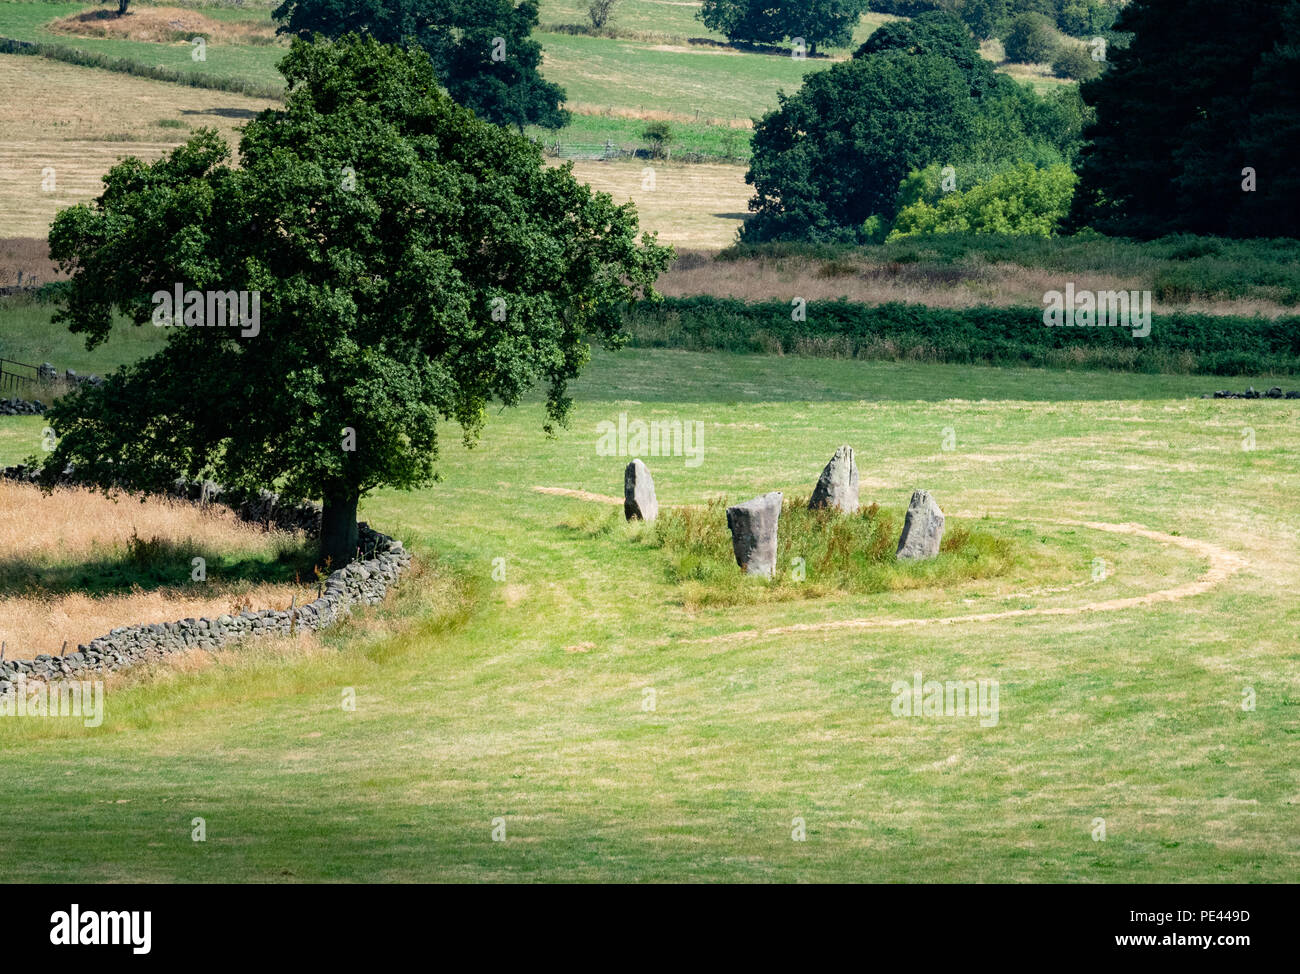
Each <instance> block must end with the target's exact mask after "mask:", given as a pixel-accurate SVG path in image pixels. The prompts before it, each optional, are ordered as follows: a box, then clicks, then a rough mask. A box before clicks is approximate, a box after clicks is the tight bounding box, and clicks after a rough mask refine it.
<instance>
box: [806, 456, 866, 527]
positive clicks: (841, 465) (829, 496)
mask: <svg viewBox="0 0 1300 974" xmlns="http://www.w3.org/2000/svg"><path fill="white" fill-rule="evenodd" d="M819 507H833V508H835V509H836V510H840V511H843V512H844V513H846V514H852V513H854V512H855V511H857V509H858V465H857V463H855V462H854V460H853V447H851V446H842V447H840V448H839V449H838V450H836V451H835V456H833V457H831V462H830V463H828V464H826V468H825V469H824V470H822V475H821V476H820V477H819V478H817V486H816V487H814V488H813V494H812V500H810V501H808V509H809V510H816V509H817V508H819Z"/></svg>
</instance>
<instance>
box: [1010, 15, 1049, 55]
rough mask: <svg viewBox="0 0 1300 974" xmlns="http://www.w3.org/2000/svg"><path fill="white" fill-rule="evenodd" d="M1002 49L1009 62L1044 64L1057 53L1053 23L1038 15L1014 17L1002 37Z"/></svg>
mask: <svg viewBox="0 0 1300 974" xmlns="http://www.w3.org/2000/svg"><path fill="white" fill-rule="evenodd" d="M1002 47H1003V49H1004V50H1005V51H1006V54H1007V60H1008V61H1015V62H1017V63H1019V64H1044V63H1046V62H1048V61H1050V60H1051V59H1052V55H1053V54H1054V53H1055V52H1056V38H1054V37H1053V36H1052V22H1051V21H1050V20H1048V19H1047V18H1046V17H1044V16H1043V15H1042V14H1037V13H1023V14H1017V15H1016V16H1015V17H1012V18H1011V20H1010V21H1009V22H1008V23H1007V29H1006V33H1005V34H1004V35H1003V37H1002Z"/></svg>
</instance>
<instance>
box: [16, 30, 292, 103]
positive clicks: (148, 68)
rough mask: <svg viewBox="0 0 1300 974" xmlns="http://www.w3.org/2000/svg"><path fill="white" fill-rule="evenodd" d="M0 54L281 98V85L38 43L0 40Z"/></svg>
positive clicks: (212, 88)
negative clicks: (218, 75) (19, 55)
mask: <svg viewBox="0 0 1300 974" xmlns="http://www.w3.org/2000/svg"><path fill="white" fill-rule="evenodd" d="M0 54H28V55H32V56H34V57H43V58H49V59H50V60H52V61H63V62H65V63H66V64H75V65H77V66H78V67H83V68H99V69H101V70H103V71H116V72H118V73H119V74H130V75H134V76H135V77H137V78H148V79H149V80H151V81H170V82H172V83H174V84H178V85H189V86H190V87H191V88H206V89H210V90H213V91H230V92H234V93H235V94H239V95H251V96H253V97H255V98H283V97H284V86H283V85H263V84H257V83H256V82H253V81H245V80H243V79H242V78H222V77H216V76H213V75H208V74H200V73H199V72H197V71H177V70H176V69H175V68H165V67H161V66H157V65H151V64H145V63H144V62H142V61H133V60H132V59H131V58H124V57H109V56H107V55H105V54H95V53H93V52H91V51H83V50H81V48H78V47H67V46H65V45H63V44H41V43H35V42H32V41H19V40H14V39H13V38H12V37H0Z"/></svg>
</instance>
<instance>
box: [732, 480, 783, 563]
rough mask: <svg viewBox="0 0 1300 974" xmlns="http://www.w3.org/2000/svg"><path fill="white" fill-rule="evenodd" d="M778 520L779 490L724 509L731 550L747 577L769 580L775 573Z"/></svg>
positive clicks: (779, 507) (779, 510)
mask: <svg viewBox="0 0 1300 974" xmlns="http://www.w3.org/2000/svg"><path fill="white" fill-rule="evenodd" d="M780 517H781V492H780V491H779V490H774V491H772V492H771V493H770V494H764V495H763V496H762V497H755V498H754V499H753V500H752V501H745V503H743V504H737V505H736V506H735V507H728V508H727V527H728V528H730V529H731V549H732V551H734V552H735V553H736V564H737V565H739V566H740V567H741V568H743V569H744V570H745V572H746V574H749V575H762V576H763V577H764V578H771V577H772V574H773V572H775V571H776V522H777V521H778V520H779V519H780Z"/></svg>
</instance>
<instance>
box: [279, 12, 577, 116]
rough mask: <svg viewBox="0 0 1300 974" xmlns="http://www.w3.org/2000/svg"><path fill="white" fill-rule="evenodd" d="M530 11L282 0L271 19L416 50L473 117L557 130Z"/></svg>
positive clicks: (555, 91) (554, 100)
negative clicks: (410, 47) (425, 53)
mask: <svg viewBox="0 0 1300 974" xmlns="http://www.w3.org/2000/svg"><path fill="white" fill-rule="evenodd" d="M537 10H538V8H537V3H536V2H535V0H523V2H515V0H347V2H343V0H284V2H283V3H281V4H280V6H279V7H277V8H276V9H275V11H274V12H273V14H272V16H273V17H274V18H275V19H276V20H278V21H279V22H280V27H279V31H280V32H281V33H292V34H296V35H298V36H299V37H302V38H304V39H310V38H311V37H312V36H314V35H317V34H321V35H324V36H325V37H330V38H339V37H342V36H344V35H345V34H350V33H360V34H366V35H368V36H370V37H373V38H375V39H376V40H378V41H380V42H382V43H385V44H411V45H414V46H416V47H420V48H422V49H423V50H425V51H426V52H427V53H428V54H429V56H430V57H431V58H432V59H433V63H434V66H435V69H436V73H437V77H438V80H439V82H440V83H441V84H442V85H444V86H445V87H446V90H447V92H448V94H450V95H451V97H452V98H453V99H455V100H456V101H457V102H459V103H460V104H462V105H465V106H466V107H468V108H470V109H472V110H473V111H474V112H475V113H476V114H477V115H478V116H479V117H480V118H483V119H486V120H488V121H490V122H495V123H496V124H498V125H513V126H515V127H517V128H520V129H522V128H523V126H524V125H527V124H535V125H542V126H545V127H547V128H561V127H563V126H564V125H566V124H568V119H569V113H568V112H567V111H566V110H565V109H564V108H563V107H562V106H563V104H564V90H563V89H562V88H560V87H559V86H558V85H555V84H552V83H551V82H549V81H546V80H544V79H543V78H542V76H541V74H540V68H541V63H542V47H541V45H540V44H538V43H537V42H536V41H534V40H533V39H532V31H533V28H535V27H536V26H537V17H538V13H537ZM378 80H382V79H365V80H364V85H363V86H364V87H366V88H370V87H374V85H373V84H372V83H371V82H372V81H378Z"/></svg>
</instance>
